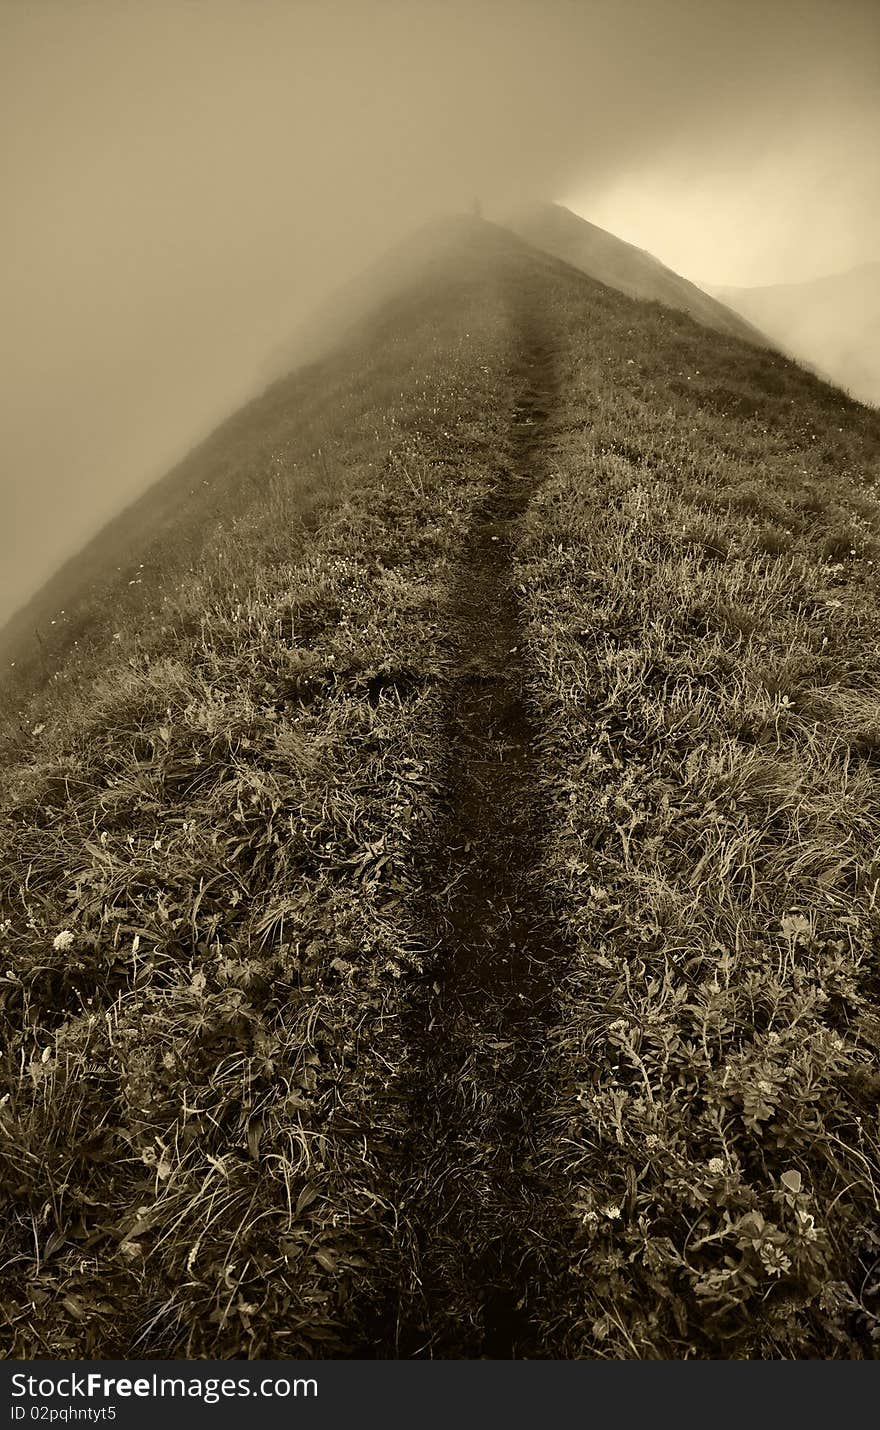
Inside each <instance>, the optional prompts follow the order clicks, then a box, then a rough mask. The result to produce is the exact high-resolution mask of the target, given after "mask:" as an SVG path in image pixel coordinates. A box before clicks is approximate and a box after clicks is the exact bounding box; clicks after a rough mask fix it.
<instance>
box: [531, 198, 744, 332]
mask: <svg viewBox="0 0 880 1430" xmlns="http://www.w3.org/2000/svg"><path fill="white" fill-rule="evenodd" d="M505 222H506V225H507V227H508V228H510V229H512V230H513V232H514V233H517V234H519V236H520V237H521V238H524V239H525V240H526V241H527V242H528V243H531V244H533V245H534V247H536V248H543V249H544V250H545V251H546V252H547V253H552V254H554V255H555V256H556V257H557V258H561V259H563V260H564V261H565V262H566V263H570V264H571V266H572V267H573V268H579V269H580V270H581V272H583V273H588V274H589V275H590V277H591V278H597V279H598V280H599V281H600V282H601V283H606V284H607V285H608V286H609V287H610V288H618V289H619V290H620V292H621V293H626V294H628V295H629V297H631V298H643V299H647V300H648V301H649V302H655V303H663V304H664V305H665V306H666V307H668V308H677V309H679V311H681V312H683V313H687V314H689V316H690V317H692V318H695V319H696V321H697V322H698V323H703V324H704V326H706V327H708V328H715V329H717V331H718V332H721V333H727V334H729V335H730V336H731V337H736V338H746V339H748V341H750V342H758V343H762V344H766V339H765V338H764V336H763V334H762V333H759V332H757V331H756V330H755V329H754V328H753V327H752V326H751V323H747V322H743V320H742V318H741V317H739V316H738V315H737V314H735V313H732V312H731V311H730V310H729V308H727V307H725V306H724V304H723V302H719V301H717V300H716V299H715V298H713V297H710V296H709V294H708V293H705V292H704V291H703V290H702V289H701V288H698V287H697V286H696V284H695V283H690V282H688V280H687V279H686V278H682V277H681V275H680V274H678V273H674V272H673V270H672V269H671V268H667V267H666V265H665V264H663V263H661V262H660V260H659V259H657V258H655V257H654V256H653V254H651V253H647V252H646V251H645V250H644V249H642V248H636V247H635V246H634V245H633V244H631V243H626V242H625V241H624V240H623V239H622V238H617V237H616V236H615V235H614V234H613V233H608V232H607V231H606V230H605V229H603V228H597V226H596V225H595V224H593V223H589V222H588V221H587V220H586V219H583V218H580V217H579V216H578V215H577V214H574V213H572V212H571V210H570V209H567V208H564V207H563V206H562V205H561V204H547V203H538V204H530V205H529V206H528V207H527V208H524V209H520V210H518V211H517V212H515V213H513V214H512V215H510V216H509V217H508V218H507V219H506V220H505Z"/></svg>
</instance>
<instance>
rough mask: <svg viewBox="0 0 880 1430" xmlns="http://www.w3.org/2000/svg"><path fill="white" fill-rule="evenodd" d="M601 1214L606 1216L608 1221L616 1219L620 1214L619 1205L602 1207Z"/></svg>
mask: <svg viewBox="0 0 880 1430" xmlns="http://www.w3.org/2000/svg"><path fill="white" fill-rule="evenodd" d="M602 1215H603V1216H607V1218H608V1220H609V1221H616V1220H617V1218H618V1217H619V1216H620V1207H615V1206H610V1205H609V1206H607V1207H603V1208H602Z"/></svg>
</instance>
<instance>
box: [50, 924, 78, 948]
mask: <svg viewBox="0 0 880 1430" xmlns="http://www.w3.org/2000/svg"><path fill="white" fill-rule="evenodd" d="M73 944H74V935H73V934H72V933H71V931H70V929H62V930H61V932H60V933H57V934H56V935H55V937H54V938H53V940H52V947H53V948H57V949H58V950H59V952H61V953H64V952H66V950H67V949H68V948H73Z"/></svg>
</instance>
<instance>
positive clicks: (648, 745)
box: [520, 287, 880, 1357]
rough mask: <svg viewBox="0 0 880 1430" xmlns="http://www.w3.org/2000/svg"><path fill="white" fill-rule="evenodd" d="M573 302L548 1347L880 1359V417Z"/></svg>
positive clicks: (555, 602)
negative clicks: (593, 314)
mask: <svg viewBox="0 0 880 1430" xmlns="http://www.w3.org/2000/svg"><path fill="white" fill-rule="evenodd" d="M548 307H549V310H550V313H549V317H548V321H550V322H551V323H553V325H554V326H555V328H556V331H557V332H558V335H559V342H560V360H561V361H562V362H563V364H564V366H565V368H566V378H565V379H564V380H563V381H562V382H561V384H560V390H561V402H560V407H559V410H558V412H557V433H556V457H555V460H556V464H557V475H556V477H555V479H554V480H551V481H550V482H549V483H547V484H546V485H545V487H544V488H543V490H542V492H541V493H540V494H539V495H538V497H537V498H536V501H535V503H534V504H533V507H532V510H531V512H530V514H529V519H528V526H527V530H526V532H525V535H524V540H523V543H522V547H521V551H520V563H521V564H520V580H521V583H522V589H523V592H524V604H525V608H526V611H527V616H528V641H529V651H530V658H531V661H532V670H533V681H532V690H533V698H534V700H535V703H536V706H537V707H538V708H539V709H540V711H541V715H542V719H543V724H544V735H543V738H544V741H545V754H546V758H545V767H544V768H545V773H546V781H547V786H548V796H549V797H550V798H552V799H553V801H554V804H555V810H556V817H557V834H556V836H555V839H554V840H553V843H552V847H551V848H550V849H549V851H548V855H547V877H548V879H549V880H550V881H552V885H553V888H554V891H555V898H556V902H557V908H558V912H559V916H560V918H561V919H562V920H563V921H564V923H565V925H566V927H567V929H568V932H569V936H570V938H571V940H572V943H573V946H574V948H575V949H576V955H575V958H574V961H573V965H572V968H571V970H570V974H569V977H568V979H567V981H566V984H565V988H564V992H563V997H562V1003H561V1009H560V1019H559V1024H558V1027H557V1029H556V1033H555V1037H554V1044H555V1049H556V1055H557V1061H558V1065H559V1066H560V1067H561V1068H563V1069H565V1070H566V1072H565V1074H564V1076H563V1079H562V1083H561V1085H560V1087H559V1088H558V1089H557V1090H556V1093H555V1095H554V1098H553V1100H552V1106H551V1108H550V1110H549V1112H548V1115H547V1120H546V1126H545V1137H546V1156H547V1159H548V1164H549V1165H551V1166H552V1167H553V1168H554V1169H555V1175H556V1177H558V1178H559V1179H560V1181H562V1182H563V1183H564V1184H567V1185H568V1186H569V1187H570V1205H571V1226H570V1234H571V1251H570V1257H569V1262H570V1271H571V1278H572V1280H571V1284H570V1285H568V1286H567V1287H565V1288H564V1295H565V1297H566V1301H565V1303H564V1304H560V1303H558V1302H554V1301H553V1300H552V1298H551V1302H550V1304H548V1306H547V1308H546V1314H547V1318H548V1325H549V1326H553V1327H555V1328H556V1330H557V1333H558V1331H559V1328H560V1327H563V1328H564V1329H563V1334H562V1337H561V1341H560V1343H559V1352H560V1353H562V1354H565V1355H569V1356H583V1355H600V1356H610V1357H620V1356H629V1355H638V1356H666V1357H668V1356H673V1357H677V1356H683V1355H685V1356H686V1355H695V1354H696V1355H715V1356H717V1355H722V1356H727V1355H733V1356H759V1357H766V1356H811V1355H819V1356H829V1355H830V1356H835V1355H839V1356H844V1357H846V1356H863V1355H869V1356H870V1355H871V1354H872V1348H876V1343H877V1338H878V1333H880V1321H878V1319H877V1315H878V1309H880V1308H878V1299H877V1293H878V1283H877V1270H876V1268H877V1256H878V1242H877V1212H878V1200H877V1198H878V1190H880V1178H878V1162H877V1153H878V1145H880V1137H878V1124H877V1101H878V1093H880V1082H878V1078H877V1073H876V1065H877V1063H876V1060H877V1053H878V1039H880V1021H878V1017H877V995H878V991H880V985H878V978H877V962H876V960H877V926H878V925H877V895H878V888H880V884H878V878H880V867H878V863H877V849H878V840H880V778H878V749H880V745H878V741H880V645H878V640H877V631H878V629H880V600H878V595H877V587H876V568H875V561H876V559H877V553H878V535H880V500H878V491H877V481H878V477H880V419H878V417H877V415H876V414H873V413H870V412H868V411H867V410H866V409H864V408H860V407H859V406H857V405H856V404H854V403H852V402H849V401H848V400H847V399H845V398H844V397H842V396H841V395H840V394H837V393H834V392H833V391H832V390H831V389H828V388H826V387H823V386H821V385H820V384H818V383H816V382H815V381H814V380H813V379H811V378H810V377H809V376H808V375H806V374H804V373H801V372H800V371H799V370H798V369H797V368H795V367H794V366H793V365H791V364H786V363H784V362H782V361H781V360H780V359H778V358H774V357H773V356H772V355H770V354H761V353H758V352H749V350H747V349H745V348H742V347H739V346H735V345H730V346H725V345H724V344H723V343H719V344H717V345H716V346H715V347H714V349H713V348H712V347H710V346H709V345H707V344H706V343H705V341H703V340H702V339H701V338H700V337H699V335H698V334H697V333H696V331H695V330H693V329H690V330H689V329H687V328H686V327H685V326H684V325H682V324H679V323H677V322H675V320H672V321H670V319H669V318H668V317H666V316H661V315H660V314H659V313H658V312H655V313H654V314H652V315H651V316H647V315H646V316H645V318H644V319H643V320H642V322H641V323H640V325H639V327H638V329H637V330H636V332H635V333H632V334H630V333H629V332H626V331H623V330H622V328H621V327H620V326H618V340H617V341H616V342H615V341H614V340H613V336H612V335H611V334H609V333H608V331H607V330H606V331H605V332H603V334H602V340H601V342H592V341H591V342H587V341H585V338H584V331H583V327H582V315H581V311H580V308H579V305H578V303H577V294H576V293H575V294H572V292H571V291H570V290H569V291H566V290H565V289H564V288H562V287H558V288H557V290H556V292H555V294H554V301H553V302H549V303H548ZM621 316H622V315H621ZM670 327H673V328H674V329H675V330H676V331H675V332H674V334H673V335H672V339H671V341H670V335H669V329H670ZM628 338H629V339H630V342H631V352H630V353H629V354H628V353H627V348H628V346H630V344H628V342H627V339H628ZM636 339H637V342H636ZM572 1302H574V1303H575V1304H578V1303H579V1305H580V1314H579V1315H577V1316H574V1317H573V1316H572V1315H571V1304H572Z"/></svg>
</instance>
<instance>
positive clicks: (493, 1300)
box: [361, 314, 567, 1359]
mask: <svg viewBox="0 0 880 1430" xmlns="http://www.w3.org/2000/svg"><path fill="white" fill-rule="evenodd" d="M520 321H521V354H520V357H519V361H518V364H517V368H516V371H515V374H514V376H515V381H516V384H517V394H516V401H515V407H514V418H513V423H512V429H511V435H510V448H509V457H508V461H507V462H506V463H504V464H502V465H501V466H500V469H499V472H498V476H497V479H496V481H495V482H494V483H493V485H492V486H491V488H490V489H489V490H488V491H487V493H486V495H485V498H484V500H483V501H482V503H481V504H480V506H479V507H478V509H477V511H476V513H475V518H474V523H473V527H472V531H471V536H470V540H469V542H468V544H467V547H466V550H465V552H464V554H463V556H462V559H461V562H460V565H459V569H458V573H457V579H456V581H455V585H454V589H453V594H452V599H451V602H450V606H449V609H448V613H447V617H448V630H449V655H450V672H451V673H450V676H449V680H448V689H447V691H446V695H445V745H446V752H447V768H446V780H445V787H446V797H447V812H446V818H445V820H444V821H443V824H442V827H441V833H440V838H439V840H438V842H437V845H436V847H435V848H434V849H432V850H431V851H430V852H429V854H428V858H427V865H428V867H427V870H426V889H427V897H426V905H425V908H424V910H423V917H422V921H423V923H424V924H425V925H426V926H427V927H428V928H430V929H432V930H433V931H434V939H433V942H434V944H435V945H437V946H438V947H437V952H436V954H435V956H434V958H433V961H432V965H431V968H430V970H429V976H428V979H427V981H426V983H425V986H424V988H423V989H422V991H421V994H420V996H419V999H418V1002H417V1004H416V1006H415V1007H414V1010H413V1013H412V1015H411V1020H410V1027H409V1029H408V1035H409V1040H410V1046H411V1054H412V1056H411V1064H412V1067H413V1069H414V1071H413V1074H412V1077H411V1080H410V1082H409V1086H408V1095H407V1101H408V1104H409V1108H410V1122H411V1126H412V1132H411V1135H410V1137H409V1138H408V1141H407V1145H406V1147H405V1148H404V1153H403V1163H404V1174H403V1190H402V1195H401V1199H400V1205H399V1213H400V1227H401V1277H400V1281H399V1282H398V1283H397V1284H396V1285H395V1286H394V1287H389V1288H387V1290H386V1292H385V1297H384V1304H383V1307H382V1311H381V1314H380V1316H379V1320H378V1324H375V1323H374V1324H373V1325H372V1326H370V1317H367V1318H366V1320H365V1322H364V1323H363V1330H364V1331H365V1332H366V1339H367V1340H368V1343H369V1344H365V1345H364V1347H363V1349H362V1351H361V1353H362V1354H367V1355H375V1356H379V1357H432V1358H444V1359H448V1358H480V1357H490V1358H522V1357H534V1356H540V1355H541V1354H547V1351H546V1350H543V1351H542V1347H541V1346H540V1345H538V1344H536V1343H535V1337H534V1334H533V1332H532V1326H531V1320H530V1307H531V1305H532V1304H533V1302H534V1299H535V1297H536V1296H537V1295H539V1294H540V1287H541V1285H542V1283H543V1282H545V1281H546V1276H547V1273H548V1271H549V1262H550V1261H551V1260H552V1256H553V1251H552V1245H553V1243H554V1242H555V1240H556V1238H555V1237H554V1236H553V1235H552V1233H553V1229H554V1228H555V1229H556V1230H557V1232H558V1225H559V1222H558V1218H557V1216H556V1215H555V1209H554V1207H553V1205H552V1193H551V1192H550V1190H549V1189H548V1187H547V1186H545V1185H543V1182H542V1176H541V1172H540V1168H539V1167H538V1166H537V1165H536V1147H535V1141H534V1138H533V1135H532V1127H533V1124H534V1120H535V1116H536V1113H537V1112H538V1110H539V1108H540V1106H541V1103H542V1101H543V1096H544V1093H545V1090H546V1087H547V1082H548V1078H549V1077H550V1076H551V1072H550V1070H549V1069H548V1068H547V1067H546V1066H545V1064H546V1060H547V1054H546V1045H547V1037H546V1033H547V1028H548V1026H549V1024H550V1022H551V1021H552V1019H553V1016H554V1011H555V988H556V987H557V986H558V981H559V976H560V972H561V970H562V968H563V966H564V964H565V962H566V961H567V954H566V949H565V947H564V946H563V943H562V941H561V935H560V932H559V930H558V928H557V926H556V924H555V922H554V919H553V917H552V912H551V910H550V909H549V908H548V906H547V904H546V901H545V898H544V896H543V894H542V890H541V888H540V887H539V885H538V882H537V875H536V870H537V869H538V867H539V864H540V851H541V845H542V840H543V837H544V832H545V818H544V814H543V810H542V799H541V793H540V785H539V778H538V772H539V766H540V759H539V752H538V750H537V747H536V731H535V727H534V725H533V722H532V718H531V715H530V712H529V709H528V704H527V700H526V693H525V689H526V674H527V672H526V668H525V664H524V660H523V656H522V649H523V645H522V639H521V633H520V612H519V605H518V601H517V596H516V591H515V589H514V584H513V550H514V545H515V542H516V537H517V528H518V525H519V523H520V520H521V518H522V516H523V513H524V512H525V510H526V508H527V506H528V503H529V501H530V500H531V498H532V496H533V494H534V493H535V491H536V490H537V489H538V487H539V486H540V484H541V482H542V481H543V480H544V479H545V477H546V475H547V461H548V452H547V427H548V420H549V418H550V417H551V414H552V412H553V408H554V401H555V393H556V374H555V369H554V360H553V349H552V346H551V342H550V340H549V339H548V337H547V335H546V334H545V333H544V330H543V328H542V324H541V322H540V318H539V316H538V315H530V314H522V315H521V318H520Z"/></svg>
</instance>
